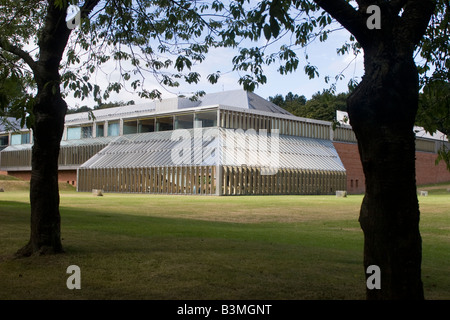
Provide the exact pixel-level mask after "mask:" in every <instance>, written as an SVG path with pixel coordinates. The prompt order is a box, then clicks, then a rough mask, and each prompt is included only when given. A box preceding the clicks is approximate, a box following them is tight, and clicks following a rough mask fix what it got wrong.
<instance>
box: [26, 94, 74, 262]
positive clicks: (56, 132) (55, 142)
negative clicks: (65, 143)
mask: <svg viewBox="0 0 450 320" xmlns="http://www.w3.org/2000/svg"><path fill="white" fill-rule="evenodd" d="M66 109H67V105H66V103H65V102H64V100H63V99H62V98H61V96H60V95H59V97H58V95H54V94H49V93H48V92H45V93H39V94H38V97H37V102H36V104H35V105H34V116H35V124H34V127H33V134H34V145H33V149H32V164H31V166H32V169H31V181H30V203H31V234H30V241H29V243H28V244H27V246H25V247H24V248H22V249H21V250H20V251H19V254H22V255H25V256H27V255H31V254H33V253H36V252H38V253H40V254H45V253H60V252H62V251H63V248H62V244H61V231H60V212H59V190H58V156H59V148H60V142H61V138H62V133H63V129H64V115H65V112H66Z"/></svg>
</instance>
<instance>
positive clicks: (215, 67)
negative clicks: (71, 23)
mask: <svg viewBox="0 0 450 320" xmlns="http://www.w3.org/2000/svg"><path fill="white" fill-rule="evenodd" d="M348 39H349V33H348V32H347V31H345V30H339V31H335V32H333V33H331V34H330V36H329V39H328V40H327V41H325V42H323V43H321V42H319V41H317V42H313V43H311V44H310V45H309V46H308V47H307V48H299V49H298V51H297V55H298V57H299V58H300V64H299V67H298V69H297V71H295V72H294V73H292V74H288V75H280V74H279V73H278V71H277V63H275V64H274V65H271V66H266V67H265V68H264V71H265V74H266V76H267V83H266V84H264V85H260V86H259V87H258V88H257V89H256V90H255V93H256V94H258V95H260V96H261V97H263V98H266V99H267V98H268V97H269V96H275V95H276V94H281V95H283V96H284V95H286V94H287V93H288V92H292V93H294V94H298V95H304V96H305V97H306V98H307V99H310V98H311V96H312V95H313V94H314V93H316V92H318V91H322V90H323V89H324V88H329V86H330V84H331V83H333V82H334V77H335V76H336V75H338V74H340V73H341V72H343V71H344V69H345V71H344V76H345V78H344V79H343V80H341V81H338V82H337V84H336V85H337V87H336V88H337V90H336V91H337V92H338V93H339V92H346V91H347V83H348V81H349V80H350V78H352V77H354V78H356V80H360V79H361V76H362V75H363V55H362V54H360V55H359V56H358V57H357V58H356V59H355V57H354V56H353V54H348V55H345V56H340V55H337V53H336V49H337V48H338V47H341V46H342V45H343V44H344V42H345V41H347V40H348ZM252 45H255V44H252ZM277 46H278V47H279V44H277ZM275 49H276V48H275V47H274V50H275ZM305 50H306V51H307V54H308V57H309V62H310V63H311V64H312V65H315V66H317V67H318V72H319V77H318V78H315V79H311V80H310V79H309V78H308V76H307V75H305V73H304V70H303V68H304V66H305V64H306V61H305V59H304V51H305ZM236 53H237V51H236V50H233V49H225V48H218V49H214V50H211V51H210V52H209V53H208V54H207V55H206V59H205V61H204V62H202V63H201V64H199V65H196V66H194V67H193V70H192V71H196V72H199V73H200V75H201V81H200V83H198V84H196V85H187V84H186V85H184V84H181V86H180V87H178V88H164V87H161V86H160V85H159V84H158V83H157V82H156V80H155V79H154V78H153V76H151V75H146V79H145V88H146V89H147V90H151V89H158V90H160V91H161V92H162V96H163V98H169V97H173V96H175V95H177V94H185V95H187V94H189V93H190V92H195V91H198V90H203V91H205V92H206V93H213V92H219V91H228V90H234V89H240V88H241V86H240V85H239V83H238V79H239V74H238V73H237V72H232V71H231V70H232V63H231V61H232V58H233V57H234V56H235V55H236ZM108 68H109V69H110V70H113V69H114V68H113V67H106V69H108ZM105 71H106V72H107V73H108V70H105ZM216 71H221V73H222V76H221V77H220V79H219V81H218V83H216V84H214V85H212V84H210V83H208V81H207V80H206V76H207V75H208V74H210V73H213V72H216ZM116 76H117V72H116V74H114V72H113V73H111V74H109V75H105V74H103V73H102V72H99V73H98V74H97V76H96V77H95V78H93V79H91V80H92V81H93V82H96V83H97V84H99V85H100V86H101V87H103V88H105V87H106V85H107V83H108V82H109V81H112V80H113V79H114V78H115V77H116ZM325 76H329V77H330V79H331V80H330V83H329V84H326V83H325V81H324V77H325ZM129 100H134V101H135V103H141V102H145V100H143V99H140V98H139V97H138V95H137V94H136V93H133V92H127V91H126V90H125V91H122V92H120V93H119V94H111V96H110V99H109V101H125V102H126V101H129ZM66 101H67V103H68V104H69V107H70V108H74V107H76V106H83V105H87V106H89V107H93V106H94V105H96V103H95V102H94V101H91V100H84V101H81V100H79V99H74V98H73V96H72V94H69V96H68V97H67V98H66Z"/></svg>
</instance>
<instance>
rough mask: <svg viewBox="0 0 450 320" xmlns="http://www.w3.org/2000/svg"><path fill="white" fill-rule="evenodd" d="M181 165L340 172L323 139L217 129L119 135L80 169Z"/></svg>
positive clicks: (332, 150) (336, 158)
mask: <svg viewBox="0 0 450 320" xmlns="http://www.w3.org/2000/svg"><path fill="white" fill-rule="evenodd" d="M183 165H190V166H205V165H209V166H211V165H222V166H239V167H240V166H242V165H244V166H248V167H263V168H270V169H278V168H289V169H306V170H325V171H345V168H344V165H343V164H342V162H341V160H340V158H339V156H338V154H337V151H336V150H335V148H334V146H333V143H332V142H331V141H329V140H321V139H311V138H304V137H295V136H284V135H280V136H276V135H273V134H272V135H266V136H264V135H257V134H256V132H254V131H252V130H247V131H243V130H233V129H224V128H217V127H212V128H203V129H186V130H176V131H164V132H149V133H140V134H133V135H126V136H120V137H117V138H116V139H115V140H113V141H111V142H110V143H109V145H108V146H106V147H105V148H104V149H103V150H101V151H100V152H98V153H97V154H96V155H94V156H93V157H92V158H91V159H89V160H88V161H87V162H85V163H84V164H83V165H82V166H81V168H131V167H161V166H183Z"/></svg>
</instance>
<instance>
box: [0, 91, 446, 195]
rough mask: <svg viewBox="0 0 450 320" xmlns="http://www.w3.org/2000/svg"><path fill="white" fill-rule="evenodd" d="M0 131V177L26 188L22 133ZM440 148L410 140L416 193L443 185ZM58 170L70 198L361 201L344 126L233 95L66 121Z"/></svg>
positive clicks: (426, 140) (360, 181) (360, 178)
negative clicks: (346, 196)
mask: <svg viewBox="0 0 450 320" xmlns="http://www.w3.org/2000/svg"><path fill="white" fill-rule="evenodd" d="M1 130H2V129H1V128H0V143H1V146H0V148H3V150H2V151H1V152H0V170H3V171H5V172H7V174H10V175H14V176H17V177H20V178H22V179H29V177H30V170H31V146H32V140H33V138H32V131H30V130H25V129H21V130H17V131H15V132H12V131H6V130H4V131H1ZM441 143H442V141H440V140H437V139H436V138H434V137H418V138H417V154H418V161H419V163H418V171H417V176H418V183H419V182H420V179H422V180H423V181H426V182H425V183H432V182H439V181H441V180H443V181H450V173H449V172H448V171H447V170H446V169H445V166H442V165H440V166H435V165H434V159H435V158H436V152H437V150H438V148H439V146H440V144H441ZM431 162H432V164H431ZM442 167H444V169H442ZM59 170H60V171H59V180H60V181H66V182H68V183H70V184H73V185H76V186H77V190H78V191H91V190H92V189H102V190H104V191H105V192H130V193H164V194H203V195H250V194H334V193H335V192H336V191H337V190H348V191H349V192H351V193H360V192H364V175H363V173H362V167H361V163H360V161H359V155H358V150H357V145H356V139H355V136H354V134H353V131H352V130H351V127H350V126H348V125H345V124H342V125H341V126H339V127H337V128H335V129H333V126H332V123H330V122H327V121H320V120H313V119H306V118H300V117H296V116H294V115H292V114H290V113H289V112H287V111H286V110H284V109H282V108H280V107H278V106H276V105H274V104H273V103H271V102H269V101H267V100H265V99H263V98H261V97H259V96H258V95H256V94H254V93H250V92H246V91H243V90H235V91H225V92H219V93H214V94H207V95H205V96H203V97H200V98H199V99H198V100H195V101H194V100H190V99H188V98H182V97H178V98H171V99H164V100H161V101H159V100H155V101H152V102H149V103H145V104H140V105H132V106H123V107H116V108H109V109H101V110H95V111H93V112H92V113H88V112H84V113H76V114H69V115H67V116H66V119H65V129H64V136H63V139H62V141H61V151H60V157H59ZM422 172H425V173H422ZM422 176H423V177H422Z"/></svg>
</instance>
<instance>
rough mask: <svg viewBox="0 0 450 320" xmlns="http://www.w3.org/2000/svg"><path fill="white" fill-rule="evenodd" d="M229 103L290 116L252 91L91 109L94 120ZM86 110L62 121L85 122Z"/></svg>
mask: <svg viewBox="0 0 450 320" xmlns="http://www.w3.org/2000/svg"><path fill="white" fill-rule="evenodd" d="M218 105H222V106H229V107H236V108H241V109H244V110H245V109H246V110H256V111H262V112H269V113H275V114H283V115H292V114H291V113H289V112H288V111H286V110H284V109H283V108H280V107H279V106H277V105H275V104H273V103H272V102H270V101H267V100H265V99H264V98H262V97H260V96H258V95H257V94H255V93H252V92H248V91H244V90H232V91H223V92H218V93H211V94H206V95H204V96H203V97H200V98H198V100H190V99H189V98H185V97H175V98H169V99H163V100H153V101H149V102H147V103H142V104H137V105H129V106H121V107H115V108H108V109H99V110H94V111H92V114H93V115H94V116H95V119H96V120H107V119H118V118H124V117H135V116H141V115H147V114H148V115H152V114H159V113H167V112H175V111H182V110H186V109H190V108H192V109H194V110H195V109H202V108H207V107H213V106H218ZM92 114H90V113H89V112H80V113H73V114H68V115H66V118H65V121H66V123H71V122H72V123H78V122H88V121H90V120H91V116H92Z"/></svg>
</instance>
